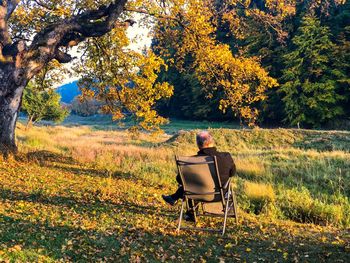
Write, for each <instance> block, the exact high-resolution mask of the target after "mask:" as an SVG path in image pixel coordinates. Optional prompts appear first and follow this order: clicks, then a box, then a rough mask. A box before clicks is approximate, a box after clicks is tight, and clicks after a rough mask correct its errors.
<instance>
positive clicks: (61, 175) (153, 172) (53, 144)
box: [0, 125, 350, 262]
mask: <svg viewBox="0 0 350 263" xmlns="http://www.w3.org/2000/svg"><path fill="white" fill-rule="evenodd" d="M195 133H196V131H192V132H185V133H181V134H180V135H179V136H177V137H174V138H172V137H171V136H169V135H162V136H160V137H154V136H152V135H150V134H143V133H141V134H140V135H139V136H138V137H133V136H131V135H130V134H128V133H127V132H125V131H106V130H103V129H102V130H101V129H98V130H96V129H94V130H92V129H90V128H89V127H64V126H57V127H34V128H32V129H30V130H28V131H25V130H24V127H23V126H21V125H20V126H19V127H18V129H17V137H18V140H19V148H20V153H19V155H18V156H17V157H16V159H11V160H8V161H4V160H2V161H1V162H0V181H1V186H0V193H1V195H0V198H1V199H0V261H1V260H7V259H11V260H12V261H20V262H22V261H56V260H59V259H62V258H63V259H65V260H64V261H78V260H80V261H86V260H89V261H126V260H131V261H132V260H134V261H136V262H137V261H138V260H144V261H145V260H146V259H148V260H149V259H151V261H152V260H154V261H161V260H162V259H164V260H167V261H170V260H173V261H181V259H182V260H184V259H189V260H188V261H191V260H190V259H192V261H198V260H200V258H202V259H206V260H209V261H210V260H211V261H219V258H226V259H232V257H234V255H238V257H240V258H241V259H248V261H249V262H250V261H256V260H258V255H259V253H258V251H259V249H261V248H263V249H264V250H266V251H270V252H268V253H267V254H266V257H267V259H270V260H272V261H276V260H277V261H282V260H285V258H284V257H283V253H287V254H288V258H290V259H292V258H293V257H297V258H298V257H300V256H301V255H300V254H298V253H299V252H298V249H299V250H301V251H304V250H305V247H303V248H302V247H301V245H300V243H303V244H304V245H303V246H305V244H306V246H307V250H309V251H313V252H312V253H314V254H313V255H314V257H315V259H316V258H318V257H321V258H322V257H324V254H322V253H323V252H322V251H323V250H324V249H325V247H327V249H328V250H331V251H332V255H331V256H330V257H331V258H333V259H339V258H340V259H341V258H344V257H345V254H344V246H346V244H347V242H348V239H349V236H347V235H346V233H347V232H346V231H345V230H344V229H346V228H347V227H349V226H350V216H349V214H350V204H349V195H350V153H349V149H350V147H349V145H350V140H349V144H345V145H344V142H345V143H346V142H347V141H348V140H347V138H348V137H349V136H350V135H349V133H346V132H340V133H332V132H313V131H312V132H307V131H296V130H284V129H279V130H252V131H250V130H228V129H218V130H212V133H213V135H214V137H215V139H216V141H217V147H218V149H219V150H223V151H229V152H230V153H231V154H232V155H233V157H234V159H235V162H236V165H237V171H238V173H237V176H236V177H235V178H234V182H233V185H234V189H235V191H236V194H237V197H238V202H239V211H240V222H239V225H238V226H235V225H234V223H233V221H230V227H229V232H228V235H227V237H226V238H225V239H222V238H221V237H220V236H217V235H213V234H209V233H198V234H194V235H189V234H188V233H186V232H183V233H182V234H180V235H177V234H176V233H175V231H174V227H175V225H176V217H177V215H178V214H177V213H178V210H177V207H175V208H169V207H167V206H166V205H165V204H164V203H163V201H162V200H161V194H163V193H171V192H172V191H174V190H175V189H176V187H177V184H176V182H175V180H174V177H175V175H176V167H175V164H174V155H175V154H180V155H192V154H195V153H196V151H197V149H196V147H195ZM316 136H318V137H320V138H321V137H323V136H325V137H327V138H328V140H327V143H329V142H331V143H333V144H334V145H333V146H332V148H334V149H333V150H328V149H325V147H324V146H323V145H321V144H319V142H317V144H316V143H314V140H315V139H314V138H315V137H316ZM334 137H336V139H334ZM310 138H311V139H310ZM312 138H313V139H312ZM310 140H312V141H313V142H312V143H311V144H310V143H309V141H310ZM338 140H340V141H342V144H341V145H339V144H338V143H337V142H338ZM310 145H313V146H312V147H311V146H310ZM310 223H312V224H311V225H310ZM203 224H204V226H205V225H206V224H209V225H211V226H218V227H220V226H221V224H222V222H221V221H220V220H203ZM248 239H249V240H248ZM266 240H268V242H267V241H266ZM300 240H303V241H302V242H301V241H300ZM274 242H275V243H276V244H275V245H273V243H274ZM193 244H201V246H200V247H196V248H194V247H192V246H193ZM214 244H216V245H214ZM213 246H215V248H214V247H213ZM276 246H277V247H276ZM188 248H193V249H191V250H188ZM247 248H249V249H252V250H253V251H255V250H256V252H257V253H250V252H249V251H247ZM277 249H279V250H281V251H282V252H278V251H277ZM303 249H304V250H303ZM300 253H301V252H300ZM284 255H286V254H284Z"/></svg>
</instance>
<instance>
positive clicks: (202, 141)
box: [196, 131, 214, 149]
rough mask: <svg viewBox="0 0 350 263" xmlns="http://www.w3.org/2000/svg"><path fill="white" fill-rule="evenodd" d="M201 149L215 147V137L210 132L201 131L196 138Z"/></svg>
mask: <svg viewBox="0 0 350 263" xmlns="http://www.w3.org/2000/svg"><path fill="white" fill-rule="evenodd" d="M196 141H197V145H198V148H199V149H203V148H209V147H214V139H213V136H211V134H210V133H209V132H208V131H201V132H199V133H198V134H197V136H196Z"/></svg>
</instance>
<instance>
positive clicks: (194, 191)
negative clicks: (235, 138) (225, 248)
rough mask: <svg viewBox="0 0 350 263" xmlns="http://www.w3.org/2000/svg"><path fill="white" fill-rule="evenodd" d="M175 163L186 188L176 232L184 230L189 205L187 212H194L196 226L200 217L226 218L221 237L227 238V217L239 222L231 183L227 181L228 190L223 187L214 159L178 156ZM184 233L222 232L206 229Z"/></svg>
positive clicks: (210, 157) (209, 157) (226, 187)
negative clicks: (184, 220) (184, 213)
mask: <svg viewBox="0 0 350 263" xmlns="http://www.w3.org/2000/svg"><path fill="white" fill-rule="evenodd" d="M175 159H176V165H177V168H178V172H179V175H180V177H181V180H182V184H183V188H184V197H183V199H182V204H181V211H180V217H179V224H178V227H177V231H178V232H179V231H180V229H181V222H182V216H183V211H184V208H185V205H186V206H187V209H188V210H191V209H192V210H193V214H194V220H195V222H196V221H197V216H211V217H215V216H217V217H224V225H223V229H222V235H224V234H225V229H226V222H227V218H228V217H234V218H235V219H236V223H237V222H238V217H237V203H236V197H235V195H234V192H233V191H232V188H231V184H230V182H231V180H228V182H227V183H226V185H225V186H222V185H221V180H220V177H219V170H218V166H217V161H216V157H215V156H213V157H212V156H193V157H178V156H176V157H175ZM213 208H214V209H213ZM215 208H216V209H215ZM182 229H192V230H209V231H220V230H213V229H205V228H182Z"/></svg>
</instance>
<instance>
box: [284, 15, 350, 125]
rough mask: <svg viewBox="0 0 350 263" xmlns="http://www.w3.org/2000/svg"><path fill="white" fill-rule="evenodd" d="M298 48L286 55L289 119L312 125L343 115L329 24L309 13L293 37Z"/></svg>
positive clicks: (290, 121) (286, 98)
mask: <svg viewBox="0 0 350 263" xmlns="http://www.w3.org/2000/svg"><path fill="white" fill-rule="evenodd" d="M292 43H293V46H294V48H293V49H292V51H291V52H289V53H287V54H286V55H284V62H285V69H284V70H283V76H282V83H283V84H282V85H281V88H280V91H281V92H282V94H283V101H284V103H285V113H286V121H287V122H288V123H289V124H291V125H296V124H301V125H305V126H308V127H319V126H320V125H322V124H324V123H326V122H328V121H329V120H332V119H334V118H336V117H339V116H341V115H342V114H343V113H344V111H343V109H342V107H341V106H340V104H339V102H340V101H342V100H343V99H344V97H343V96H342V95H340V94H339V93H338V83H337V74H336V72H334V71H333V59H332V52H333V50H334V48H335V45H334V44H333V43H332V41H331V33H330V30H329V28H328V27H326V26H322V25H321V23H320V21H319V20H318V19H317V18H315V17H314V16H306V17H304V18H303V19H302V21H301V25H300V27H299V29H298V31H297V33H296V35H295V37H294V38H293V39H292Z"/></svg>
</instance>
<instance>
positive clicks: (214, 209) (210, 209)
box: [202, 202, 235, 216]
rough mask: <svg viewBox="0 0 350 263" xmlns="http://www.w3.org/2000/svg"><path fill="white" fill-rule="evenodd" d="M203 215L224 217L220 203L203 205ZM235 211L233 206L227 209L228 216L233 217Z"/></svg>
mask: <svg viewBox="0 0 350 263" xmlns="http://www.w3.org/2000/svg"><path fill="white" fill-rule="evenodd" d="M202 205H203V213H204V214H212V215H222V216H223V215H224V214H225V211H224V210H223V208H222V203H221V202H212V203H203V204H202ZM234 215H235V211H234V208H233V206H230V207H229V210H228V216H234Z"/></svg>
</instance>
